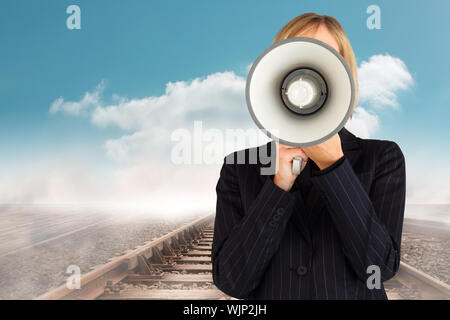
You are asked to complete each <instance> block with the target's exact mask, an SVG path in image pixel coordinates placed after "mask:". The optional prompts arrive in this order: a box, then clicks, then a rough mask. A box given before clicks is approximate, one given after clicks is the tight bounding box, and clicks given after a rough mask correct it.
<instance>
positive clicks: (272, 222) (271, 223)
mask: <svg viewBox="0 0 450 320" xmlns="http://www.w3.org/2000/svg"><path fill="white" fill-rule="evenodd" d="M276 225H277V223H276V222H275V221H273V220H272V221H270V222H269V226H271V227H275V226H276Z"/></svg>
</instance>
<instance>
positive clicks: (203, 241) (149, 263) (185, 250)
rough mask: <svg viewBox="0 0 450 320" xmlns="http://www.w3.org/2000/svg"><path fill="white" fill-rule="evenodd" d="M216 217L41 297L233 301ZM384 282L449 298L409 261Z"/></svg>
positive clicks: (406, 291) (401, 294)
mask: <svg viewBox="0 0 450 320" xmlns="http://www.w3.org/2000/svg"><path fill="white" fill-rule="evenodd" d="M213 222H214V215H208V216H206V217H203V218H200V219H197V220H195V221H193V222H191V223H189V224H187V225H185V226H183V227H181V228H178V229H176V230H174V231H172V232H170V233H168V234H166V235H165V236H163V237H161V238H158V239H156V240H153V241H150V242H147V243H146V244H144V245H143V246H141V247H137V248H136V249H135V250H133V251H131V252H128V253H126V254H125V255H123V256H120V257H116V258H113V259H112V260H110V261H109V262H108V263H106V264H104V265H102V266H99V267H98V268H96V269H94V270H92V271H90V272H89V273H86V274H84V275H83V276H82V277H81V287H80V288H79V289H69V288H67V286H66V285H65V284H64V285H62V286H60V287H58V288H55V289H53V290H50V291H49V292H47V293H45V294H43V295H41V296H39V297H37V299H38V300H59V299H64V300H65V299H69V300H73V299H82V300H86V299H87V300H91V299H99V300H110V299H114V300H129V299H133V300H134V299H150V300H151V299H153V300H161V299H170V300H184V299H198V300H206V299H213V300H234V298H232V297H230V296H227V295H226V294H225V293H223V292H221V291H220V290H219V289H217V288H216V287H215V286H214V284H213V280H212V273H211V272H212V269H211V244H212V239H213V231H214V230H213ZM384 284H385V287H386V291H387V294H388V297H389V299H444V300H448V299H449V298H450V287H449V286H448V285H447V284H445V283H443V282H440V281H438V280H436V279H434V278H432V277H430V276H429V275H427V274H424V273H423V272H421V271H419V270H417V269H415V268H413V267H411V266H409V265H407V264H405V263H401V267H400V271H399V273H398V274H397V275H396V276H395V277H394V278H393V279H391V280H389V281H387V282H385V283H384Z"/></svg>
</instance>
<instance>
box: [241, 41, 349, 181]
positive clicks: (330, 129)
mask: <svg viewBox="0 0 450 320" xmlns="http://www.w3.org/2000/svg"><path fill="white" fill-rule="evenodd" d="M245 95H246V101H247V106H248V109H249V111H250V114H251V116H252V118H253V120H254V121H255V123H256V125H257V126H258V127H259V128H260V129H262V130H263V131H264V132H265V133H266V134H267V135H268V136H269V137H270V138H273V139H276V140H278V141H279V142H280V143H282V144H284V145H288V146H292V147H308V146H312V145H316V144H319V143H321V142H323V141H325V140H328V139H329V138H331V137H332V136H333V135H335V134H336V133H337V132H339V131H340V130H341V129H342V127H343V126H344V125H345V123H346V122H347V120H348V119H349V117H350V114H351V112H352V110H353V104H354V101H355V84H354V79H353V75H352V73H351V70H350V68H349V66H348V64H347V62H346V61H345V60H344V58H343V57H342V56H341V55H340V54H339V53H338V52H337V51H336V50H335V49H334V48H332V47H331V46H329V45H328V44H326V43H324V42H322V41H319V40H316V39H313V38H304V37H296V38H289V39H286V40H282V41H278V42H276V43H275V44H273V45H272V46H271V47H269V48H268V49H266V50H265V51H264V52H263V53H262V54H261V55H260V56H259V57H258V58H257V59H256V61H255V62H254V63H253V65H252V67H251V69H250V71H249V74H248V78H247V83H246V88H245ZM301 167H302V159H301V158H299V157H298V158H295V159H294V161H293V166H292V170H293V172H294V173H295V174H300V170H301Z"/></svg>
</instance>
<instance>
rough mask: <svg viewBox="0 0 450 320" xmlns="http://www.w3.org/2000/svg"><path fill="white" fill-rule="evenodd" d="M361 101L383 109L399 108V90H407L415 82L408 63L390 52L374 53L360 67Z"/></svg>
mask: <svg viewBox="0 0 450 320" xmlns="http://www.w3.org/2000/svg"><path fill="white" fill-rule="evenodd" d="M358 80H359V91H360V92H359V101H360V102H361V103H362V104H364V103H367V104H368V106H370V107H373V108H376V109H381V108H383V107H393V108H397V107H398V106H399V103H398V101H397V92H398V91H400V90H407V89H408V88H410V87H411V85H412V84H413V83H414V80H413V77H412V75H411V74H410V73H409V71H408V68H407V67H406V64H405V63H404V62H403V61H402V60H401V59H399V58H396V57H392V56H390V55H389V54H385V55H381V54H379V55H374V56H372V57H370V59H369V61H363V62H362V63H361V65H360V66H359V68H358Z"/></svg>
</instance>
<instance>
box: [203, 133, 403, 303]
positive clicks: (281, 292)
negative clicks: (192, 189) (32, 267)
mask: <svg viewBox="0 0 450 320" xmlns="http://www.w3.org/2000/svg"><path fill="white" fill-rule="evenodd" d="M339 136H340V138H341V143H342V150H343V153H344V157H342V158H341V159H340V160H339V161H337V162H336V163H335V164H334V165H332V166H331V167H329V168H327V169H325V170H322V171H321V170H320V169H319V168H318V167H317V166H316V165H315V163H314V162H313V161H311V160H308V162H307V165H306V167H305V168H304V169H303V171H302V172H301V174H300V175H299V177H298V178H297V180H296V182H295V184H294V187H293V188H292V189H291V190H290V191H289V192H286V191H284V190H282V189H280V188H279V187H278V186H277V185H275V184H274V182H273V175H261V174H260V169H261V167H263V166H264V165H263V163H261V161H258V163H256V164H227V163H224V165H223V167H222V170H221V172H220V178H219V181H218V183H217V187H216V191H217V210H216V217H215V221H214V238H213V244H212V255H211V261H212V266H213V280H214V284H215V285H216V286H217V287H218V288H219V289H220V290H221V291H223V292H224V293H226V294H228V295H230V296H232V297H236V298H240V299H387V296H386V293H385V290H384V287H383V285H381V288H380V289H376V288H374V289H369V287H368V286H367V279H368V278H369V277H370V276H371V275H372V274H373V270H370V269H369V272H368V267H369V266H371V265H375V266H378V267H379V268H380V269H379V270H380V274H381V281H385V280H388V279H390V278H391V277H393V276H394V275H395V273H396V272H397V271H398V268H399V263H400V243H401V233H402V225H403V213H404V208H405V159H404V156H403V153H402V151H401V150H400V148H399V146H398V145H397V144H396V143H395V142H392V141H385V140H371V139H361V138H357V137H355V136H354V135H353V134H352V133H351V132H349V131H348V130H347V129H345V128H343V129H342V130H341V131H340V132H339ZM261 148H267V150H268V151H269V152H272V150H275V149H274V142H271V143H268V144H267V145H265V146H261V147H258V149H261ZM250 150H251V149H246V150H242V151H239V152H235V153H234V154H232V155H230V156H229V157H233V158H234V159H236V158H237V157H249V151H250ZM253 151H255V150H253ZM226 159H227V158H226ZM247 162H248V161H247Z"/></svg>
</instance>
